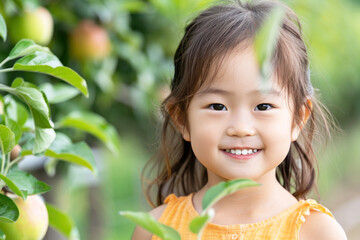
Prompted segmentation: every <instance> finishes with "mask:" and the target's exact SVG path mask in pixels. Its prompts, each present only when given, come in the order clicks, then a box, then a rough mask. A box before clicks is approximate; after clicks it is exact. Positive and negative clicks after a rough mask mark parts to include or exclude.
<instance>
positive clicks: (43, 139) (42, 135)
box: [33, 127, 56, 154]
mask: <svg viewBox="0 0 360 240" xmlns="http://www.w3.org/2000/svg"><path fill="white" fill-rule="evenodd" d="M55 137H56V133H55V131H54V129H52V128H40V127H37V128H36V129H35V142H34V149H33V153H34V154H36V153H41V152H43V151H45V150H46V149H48V148H49V147H50V145H51V144H52V142H53V141H54V140H55Z"/></svg>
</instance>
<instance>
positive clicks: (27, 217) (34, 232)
mask: <svg viewBox="0 0 360 240" xmlns="http://www.w3.org/2000/svg"><path fill="white" fill-rule="evenodd" d="M9 197H10V196H9ZM12 199H13V200H14V202H15V204H16V205H17V207H18V208H19V218H18V220H17V221H16V222H15V223H5V222H2V221H0V229H1V230H3V232H4V233H5V235H6V239H7V240H41V239H43V238H44V236H45V234H46V231H47V229H48V226H49V217H48V212H47V210H46V206H45V203H44V201H43V200H42V199H41V198H40V197H39V196H38V195H31V196H28V197H27V199H26V201H24V200H23V199H22V198H20V197H12Z"/></svg>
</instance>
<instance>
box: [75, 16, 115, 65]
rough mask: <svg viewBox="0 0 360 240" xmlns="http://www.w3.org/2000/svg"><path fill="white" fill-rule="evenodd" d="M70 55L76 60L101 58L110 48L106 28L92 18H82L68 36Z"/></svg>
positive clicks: (105, 55)
mask: <svg viewBox="0 0 360 240" xmlns="http://www.w3.org/2000/svg"><path fill="white" fill-rule="evenodd" d="M69 48H70V54H71V56H72V57H74V58H75V59H78V60H102V59H104V58H105V57H107V56H108V55H109V53H110V50H111V44H110V40H109V36H108V34H107V32H106V30H105V29H104V28H103V27H102V26H99V25H97V24H96V23H95V22H93V21H92V20H83V21H81V22H80V23H79V24H78V26H77V27H76V28H75V29H74V30H73V31H72V32H71V34H70V36H69Z"/></svg>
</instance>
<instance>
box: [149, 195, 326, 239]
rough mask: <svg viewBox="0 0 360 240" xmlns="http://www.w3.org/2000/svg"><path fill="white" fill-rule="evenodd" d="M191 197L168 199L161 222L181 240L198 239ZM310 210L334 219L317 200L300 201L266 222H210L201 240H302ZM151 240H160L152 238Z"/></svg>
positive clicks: (171, 197) (169, 197) (170, 197)
mask: <svg viewBox="0 0 360 240" xmlns="http://www.w3.org/2000/svg"><path fill="white" fill-rule="evenodd" d="M192 195H193V194H190V195H188V196H186V197H179V198H178V197H176V196H175V195H174V194H171V195H169V196H168V197H167V198H166V199H165V203H167V206H166V208H165V210H164V212H163V214H162V215H161V217H160V219H159V222H161V223H164V224H166V225H168V226H171V227H173V228H175V229H176V230H177V231H178V232H179V233H180V235H181V239H182V240H196V235H195V234H193V233H192V232H190V230H189V227H188V226H189V223H190V221H191V219H192V218H194V217H196V216H198V213H197V211H196V210H195V208H194V206H193V204H192ZM310 210H317V211H321V212H324V213H326V214H328V215H329V216H331V217H333V215H332V214H331V212H330V211H329V210H328V209H326V208H325V207H323V206H322V205H320V204H318V203H316V201H315V200H312V199H308V200H300V201H299V202H297V203H296V204H295V205H293V206H291V207H289V208H287V209H285V210H284V211H282V212H280V213H279V214H276V215H275V216H273V217H271V218H268V219H266V220H264V221H261V222H257V223H250V224H239V225H228V226H225V225H217V224H213V223H210V224H208V225H207V227H206V228H205V229H204V231H203V234H202V239H206V240H249V239H251V240H260V239H261V240H264V239H284V240H285V239H299V230H300V226H301V224H302V223H303V222H305V216H306V215H309V214H310ZM152 240H160V238H158V237H157V236H153V237H152Z"/></svg>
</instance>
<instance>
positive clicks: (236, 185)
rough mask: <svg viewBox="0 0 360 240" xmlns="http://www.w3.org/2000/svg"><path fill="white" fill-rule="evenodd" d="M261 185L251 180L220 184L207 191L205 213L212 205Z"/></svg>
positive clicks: (204, 198)
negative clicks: (242, 190)
mask: <svg viewBox="0 0 360 240" xmlns="http://www.w3.org/2000/svg"><path fill="white" fill-rule="evenodd" d="M259 185H260V184H258V183H257V182H255V181H253V180H250V179H235V180H231V181H226V182H221V183H218V184H217V185H215V186H212V187H211V188H209V189H208V190H207V191H206V193H205V195H204V197H203V200H202V207H203V212H206V211H207V210H208V209H209V208H210V207H211V206H212V205H214V204H215V203H216V202H217V201H219V200H220V199H221V198H223V197H225V196H226V195H229V194H232V193H234V192H236V191H238V190H240V189H242V188H246V187H253V186H259Z"/></svg>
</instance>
